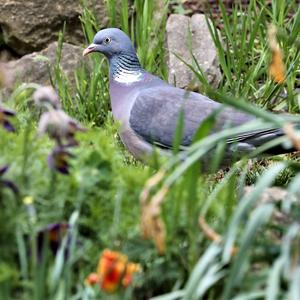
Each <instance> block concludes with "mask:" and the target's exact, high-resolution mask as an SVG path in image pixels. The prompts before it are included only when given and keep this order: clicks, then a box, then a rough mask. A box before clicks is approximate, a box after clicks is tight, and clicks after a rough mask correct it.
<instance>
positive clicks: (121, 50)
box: [83, 28, 288, 167]
mask: <svg viewBox="0 0 300 300" xmlns="http://www.w3.org/2000/svg"><path fill="white" fill-rule="evenodd" d="M92 52H100V53H102V54H104V55H105V56H106V57H107V58H108V60H109V66H110V70H109V83H110V99H111V106H112V113H113V117H114V119H115V120H116V121H118V122H120V123H121V126H120V132H119V134H120V137H121V140H122V142H123V143H124V145H125V146H126V147H127V149H128V150H129V151H130V152H131V153H132V154H133V156H134V157H135V158H137V159H139V160H145V159H146V157H147V156H148V155H149V154H150V153H151V152H152V150H153V145H156V146H158V147H160V148H163V149H164V150H163V151H165V149H171V148H172V145H173V140H174V134H175V132H176V127H177V123H178V118H179V116H180V114H181V112H183V125H184V128H183V132H182V141H181V146H183V148H184V147H185V146H189V145H190V144H191V143H192V140H193V136H194V134H195V132H196V131H197V129H198V127H199V126H200V125H201V123H202V122H203V121H204V120H205V119H206V118H207V117H208V116H209V115H210V114H211V113H212V112H214V111H216V110H221V112H220V113H219V114H218V117H217V121H216V123H215V125H214V127H213V128H212V131H211V133H214V132H218V131H221V130H222V129H224V127H226V126H228V124H230V126H231V127H232V126H240V125H242V124H244V123H246V122H248V121H251V120H254V119H255V117H254V116H252V115H248V114H245V113H243V112H240V111H238V110H235V109H233V108H231V107H228V106H225V105H222V104H221V103H218V102H215V101H213V100H211V99H209V98H208V97H206V96H204V95H201V94H198V93H194V92H187V91H186V90H183V89H180V88H176V87H174V86H172V85H169V84H168V83H166V82H164V81H163V80H161V79H160V78H158V77H157V76H154V75H152V74H150V73H148V72H147V71H145V70H144V69H143V68H142V67H141V64H140V62H139V59H138V57H137V55H136V51H135V49H134V47H133V44H132V42H131V40H130V38H129V37H128V36H127V35H126V34H125V33H124V32H123V31H121V30H120V29H118V28H107V29H103V30H101V31H99V32H98V33H97V34H96V35H95V37H94V40H93V43H92V44H90V45H89V46H88V47H87V48H86V49H85V50H84V51H83V55H84V56H85V55H87V54H89V53H92ZM282 135H284V133H283V131H282V130H281V129H268V130H266V129H264V130H255V131H253V132H246V133H243V134H241V135H238V136H234V137H232V138H230V139H228V140H227V142H226V144H227V147H226V151H225V158H226V157H227V159H224V162H223V166H222V167H225V166H226V165H228V162H229V161H230V158H231V157H233V156H234V157H235V159H236V158H237V156H238V157H241V156H242V155H243V154H245V153H249V152H251V151H253V150H254V149H255V148H256V147H258V146H260V145H262V144H264V143H266V142H268V141H270V140H272V139H274V138H277V137H279V136H282ZM233 144H234V145H235V147H234V149H235V150H232V149H233V147H231V146H233ZM230 149H231V150H230ZM232 152H234V153H232ZM284 152H288V151H287V150H286V149H284V148H283V147H281V146H277V147H275V148H273V149H269V152H268V153H269V154H279V153H284ZM228 158H229V159H228ZM225 161H226V162H225ZM224 163H225V165H224ZM229 164H230V163H229Z"/></svg>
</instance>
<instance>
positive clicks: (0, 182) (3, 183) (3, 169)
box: [0, 165, 19, 194]
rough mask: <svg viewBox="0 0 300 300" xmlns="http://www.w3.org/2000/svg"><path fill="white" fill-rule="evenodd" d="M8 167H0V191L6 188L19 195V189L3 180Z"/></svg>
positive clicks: (8, 181) (9, 181) (10, 182)
mask: <svg viewBox="0 0 300 300" xmlns="http://www.w3.org/2000/svg"><path fill="white" fill-rule="evenodd" d="M8 169H9V166H7V165H6V166H4V167H0V189H1V187H7V188H9V189H10V190H11V191H12V192H14V193H15V194H18V193H19V189H18V188H17V186H16V185H15V184H14V183H13V182H12V181H11V180H8V179H3V178H2V177H3V175H4V174H5V173H6V172H7V171H8Z"/></svg>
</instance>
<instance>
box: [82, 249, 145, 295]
mask: <svg viewBox="0 0 300 300" xmlns="http://www.w3.org/2000/svg"><path fill="white" fill-rule="evenodd" d="M140 270H141V267H140V265H139V264H135V263H132V262H128V257H127V256H126V255H124V254H122V253H120V252H117V251H111V250H108V249H106V250H104V251H103V253H102V255H101V257H100V259H99V263H98V268H97V273H91V274H90V275H89V276H88V277H87V278H86V280H85V283H86V284H88V285H94V284H96V283H98V284H99V285H100V288H101V289H102V290H103V291H105V292H107V293H113V292H115V291H117V290H118V289H119V288H120V287H121V286H123V287H125V288H126V287H128V286H129V285H130V284H131V282H132V279H133V275H134V273H136V272H140Z"/></svg>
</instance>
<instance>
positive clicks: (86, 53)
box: [82, 44, 97, 56]
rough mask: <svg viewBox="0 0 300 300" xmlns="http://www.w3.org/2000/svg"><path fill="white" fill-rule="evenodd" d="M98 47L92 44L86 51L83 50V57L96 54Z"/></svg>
mask: <svg viewBox="0 0 300 300" xmlns="http://www.w3.org/2000/svg"><path fill="white" fill-rule="evenodd" d="M96 46H97V45H96V44H90V45H89V46H88V47H87V48H85V49H84V50H83V53H82V55H83V56H86V55H88V54H89V53H91V52H94V51H95V48H96Z"/></svg>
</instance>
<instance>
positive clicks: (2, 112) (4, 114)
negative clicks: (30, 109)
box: [0, 107, 16, 132]
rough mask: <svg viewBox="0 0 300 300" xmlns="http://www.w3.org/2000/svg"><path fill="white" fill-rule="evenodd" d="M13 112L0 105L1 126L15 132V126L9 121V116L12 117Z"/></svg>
mask: <svg viewBox="0 0 300 300" xmlns="http://www.w3.org/2000/svg"><path fill="white" fill-rule="evenodd" d="M14 115H15V113H14V112H13V111H11V110H9V109H6V108H3V107H0V125H2V126H3V128H4V129H6V130H7V131H9V132H15V131H16V130H15V128H14V127H13V125H12V124H11V123H10V120H9V119H10V118H11V117H13V116H14Z"/></svg>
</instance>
